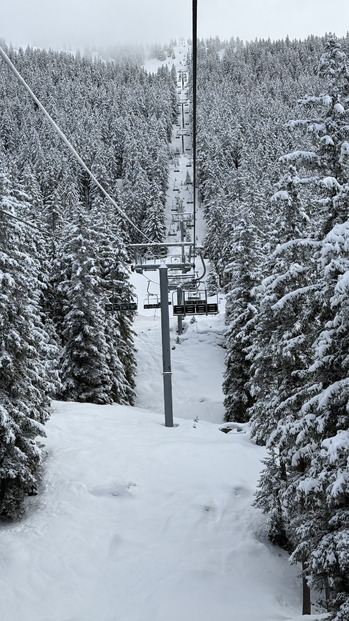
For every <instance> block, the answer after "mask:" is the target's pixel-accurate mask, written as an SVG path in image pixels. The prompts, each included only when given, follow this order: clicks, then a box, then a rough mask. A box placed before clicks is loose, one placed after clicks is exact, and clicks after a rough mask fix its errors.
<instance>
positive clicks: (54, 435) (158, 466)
mask: <svg viewBox="0 0 349 621" xmlns="http://www.w3.org/2000/svg"><path fill="white" fill-rule="evenodd" d="M152 276H153V277H154V278H155V274H152ZM133 279H134V285H135V286H136V287H137V291H138V293H139V298H140V299H141V297H142V295H143V290H142V287H143V288H144V287H146V279H145V278H144V277H142V276H141V275H139V274H134V275H133ZM144 283H145V284H144ZM153 287H154V288H155V284H154V283H153ZM159 312H160V311H155V312H154V311H148V310H145V311H143V310H141V308H140V311H139V315H138V316H137V319H136V322H135V329H136V331H137V335H138V336H137V346H138V362H139V372H138V378H137V394H138V397H137V403H138V405H139V406H140V407H134V408H131V407H126V406H118V405H115V406H97V405H92V404H78V403H59V402H54V404H53V408H52V417H51V420H50V421H49V423H48V424H47V426H46V427H47V439H46V448H47V459H46V463H45V467H44V476H43V481H42V486H41V489H40V490H39V495H38V496H37V497H34V498H29V499H28V512H27V517H26V519H25V520H24V521H22V522H20V523H18V524H14V525H5V526H2V527H1V538H0V541H1V543H0V611H1V613H2V614H1V618H2V619H4V621H162V620H163V619H165V618H166V620H168V621H179V619H181V620H182V619H183V620H185V621H212V619H219V621H228V620H229V621H231V619H235V620H236V621H251V620H252V619H253V621H281V620H283V621H285V620H289V621H291V620H292V621H298V619H300V616H299V615H300V610H301V584H300V579H299V577H298V571H299V570H298V568H297V567H294V566H290V565H289V564H288V555H287V554H286V553H284V552H283V551H281V550H280V549H279V548H276V547H273V546H271V545H270V544H269V543H268V541H267V538H266V527H267V526H266V519H265V517H264V516H262V515H261V513H260V512H259V511H258V510H257V509H256V508H254V507H252V506H251V505H252V502H253V494H254V490H255V487H256V481H257V478H258V473H259V470H260V468H261V459H262V458H263V457H264V455H265V450H264V449H263V448H261V447H258V446H256V445H254V444H253V443H252V442H251V440H250V436H249V429H248V426H246V425H240V426H239V427H236V428H235V429H234V430H233V431H231V432H230V433H228V434H226V433H222V432H221V431H220V427H221V426H222V424H221V417H222V412H223V409H222V393H221V379H222V372H223V354H224V352H223V350H222V347H221V346H220V343H221V337H222V330H223V327H224V321H223V314H222V313H220V314H219V315H217V316H213V317H206V316H203V317H198V318H197V321H196V322H193V323H190V321H188V322H185V324H186V330H185V332H184V334H183V337H182V342H181V343H180V344H176V338H177V337H176V334H175V325H174V322H175V320H174V319H173V318H171V326H172V330H171V343H172V346H174V347H175V349H172V370H173V387H174V412H175V426H174V427H173V428H167V427H165V425H164V416H163V413H162V387H161V382H162V378H161V348H160V322H159V316H158V315H159ZM144 408H146V409H144ZM196 417H198V420H196V421H194V420H193V419H194V418H196ZM238 429H241V430H242V431H238ZM308 618H309V619H312V618H314V617H308Z"/></svg>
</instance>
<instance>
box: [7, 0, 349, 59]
mask: <svg viewBox="0 0 349 621" xmlns="http://www.w3.org/2000/svg"><path fill="white" fill-rule="evenodd" d="M0 7H1V21H0V38H2V39H4V40H5V41H6V43H13V44H14V45H18V44H20V45H27V44H29V45H38V46H43V47H49V46H51V47H53V48H55V47H62V46H64V45H70V46H72V47H75V46H79V47H81V46H88V47H92V46H94V45H98V46H101V45H102V46H103V45H112V44H119V43H128V42H130V43H134V42H141V43H149V42H150V43H152V42H154V43H155V42H168V41H169V40H170V39H174V38H178V37H182V36H183V37H186V38H187V37H189V36H190V34H191V10H192V2H191V0H0ZM348 30H349V0H198V36H199V37H200V38H208V37H210V36H216V35H218V36H219V37H220V38H221V39H229V38H230V37H239V38H240V39H242V40H251V39H255V38H268V37H270V38H271V39H280V38H285V36H286V35H289V36H290V38H291V39H294V38H305V37H306V36H307V35H309V34H317V35H324V34H325V33H326V32H335V33H336V34H337V35H338V36H343V35H345V34H346V32H347V31H348Z"/></svg>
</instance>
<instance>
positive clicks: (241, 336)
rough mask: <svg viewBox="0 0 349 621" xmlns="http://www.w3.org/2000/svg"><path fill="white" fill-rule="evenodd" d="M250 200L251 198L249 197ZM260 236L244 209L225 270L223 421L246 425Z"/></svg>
mask: <svg viewBox="0 0 349 621" xmlns="http://www.w3.org/2000/svg"><path fill="white" fill-rule="evenodd" d="M251 200H252V197H251ZM259 238H260V232H259V231H257V229H256V227H255V226H254V225H253V224H252V222H251V213H249V212H248V208H247V206H246V207H245V210H243V212H242V213H241V215H240V217H239V218H236V219H235V227H234V230H233V234H232V235H231V238H230V243H231V253H230V256H231V260H230V263H228V265H227V267H226V270H225V278H226V280H227V281H228V282H229V283H230V284H229V291H228V293H227V308H226V320H227V323H228V325H229V327H228V329H227V332H226V349H227V353H226V359H225V363H226V370H225V374H224V382H223V392H224V394H225V399H224V406H225V420H226V421H238V422H246V421H247V420H249V409H250V408H251V406H252V404H253V398H252V395H251V393H250V389H249V381H250V366H251V363H250V360H249V358H248V352H249V350H250V348H251V344H252V342H251V339H253V334H252V331H251V325H252V321H251V320H252V318H253V317H254V316H255V313H256V308H255V305H254V302H255V300H254V298H253V288H254V287H255V285H256V283H257V282H259V268H260V262H261V249H260V239H259Z"/></svg>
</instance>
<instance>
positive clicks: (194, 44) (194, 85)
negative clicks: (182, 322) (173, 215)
mask: <svg viewBox="0 0 349 621" xmlns="http://www.w3.org/2000/svg"><path fill="white" fill-rule="evenodd" d="M192 8H193V20H192V29H193V35H192V74H193V75H192V88H193V95H192V98H193V214H194V230H193V238H194V256H195V254H196V253H195V244H196V99H197V98H196V91H197V21H198V19H197V8H198V6H197V0H193V7H192Z"/></svg>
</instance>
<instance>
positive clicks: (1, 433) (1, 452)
mask: <svg viewBox="0 0 349 621" xmlns="http://www.w3.org/2000/svg"><path fill="white" fill-rule="evenodd" d="M3 170H4V169H3ZM0 199H1V203H0V518H1V519H17V518H19V517H21V516H22V515H23V513H24V498H25V495H26V494H30V493H33V492H34V490H35V489H36V487H37V482H38V472H39V466H40V464H41V461H42V448H41V447H40V445H39V444H38V443H37V438H38V437H42V436H44V435H45V434H44V423H45V422H46V420H47V419H48V417H49V398H48V393H49V392H50V389H51V385H50V382H49V379H48V377H47V373H46V368H45V356H46V354H47V352H48V349H49V346H48V338H47V334H46V332H45V330H44V328H43V325H42V321H41V312H40V293H41V284H40V281H39V271H40V264H39V261H38V260H37V259H36V257H35V256H34V254H33V252H31V251H32V250H33V245H34V244H33V235H34V231H33V229H30V228H29V227H27V226H26V225H24V224H23V223H22V222H19V221H18V220H15V219H12V218H11V217H9V216H8V215H5V214H4V213H2V211H1V210H4V211H7V212H9V213H11V214H13V216H16V214H17V215H18V211H19V212H20V210H21V204H20V202H19V201H18V200H17V199H16V198H15V192H14V190H13V187H12V184H11V181H10V179H9V177H8V176H7V174H6V173H5V172H2V173H1V176H0ZM34 247H35V245H34Z"/></svg>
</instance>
